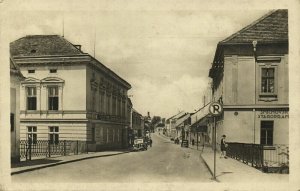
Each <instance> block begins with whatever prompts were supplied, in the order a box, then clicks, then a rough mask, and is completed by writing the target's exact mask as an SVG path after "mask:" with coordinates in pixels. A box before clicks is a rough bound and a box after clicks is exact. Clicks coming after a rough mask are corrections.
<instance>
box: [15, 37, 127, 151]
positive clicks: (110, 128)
mask: <svg viewBox="0 0 300 191" xmlns="http://www.w3.org/2000/svg"><path fill="white" fill-rule="evenodd" d="M10 51H11V59H12V60H13V61H14V63H16V64H17V65H18V67H19V68H20V71H21V73H22V74H23V75H24V76H25V77H26V79H25V80H23V81H22V82H21V88H20V120H21V128H20V138H21V140H27V139H28V137H29V136H31V137H32V138H33V143H34V142H36V141H37V140H50V141H51V142H53V143H54V144H55V143H57V142H58V141H60V140H80V141H88V143H89V150H91V151H98V150H103V149H111V148H121V147H126V146H127V145H128V141H127V139H128V126H129V123H130V118H129V116H130V113H128V99H127V91H128V90H129V89H130V88H131V85H130V84H129V83H128V82H126V81H125V80H123V79H122V78H121V77H119V76H118V75H117V74H115V73H114V72H113V71H111V70H110V69H109V68H107V67H106V66H104V65H103V64H102V63H100V62H99V61H98V60H96V59H95V58H93V57H92V56H90V55H89V54H86V53H83V52H82V51H81V46H80V45H73V44H72V43H70V42H68V41H67V40H66V39H64V38H63V37H61V36H58V35H33V36H26V37H23V38H21V39H18V40H16V41H14V42H12V43H11V44H10Z"/></svg>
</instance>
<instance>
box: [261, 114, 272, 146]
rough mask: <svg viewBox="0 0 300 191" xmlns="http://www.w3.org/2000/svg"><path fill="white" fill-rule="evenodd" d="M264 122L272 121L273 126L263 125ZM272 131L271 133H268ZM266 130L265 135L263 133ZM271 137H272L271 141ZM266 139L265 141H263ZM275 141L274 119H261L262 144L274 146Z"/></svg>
mask: <svg viewBox="0 0 300 191" xmlns="http://www.w3.org/2000/svg"><path fill="white" fill-rule="evenodd" d="M263 123H266V125H267V123H272V126H271V128H270V127H266V125H265V126H264V127H263ZM270 131H271V133H272V134H271V135H268V134H269V133H270ZM262 132H265V133H266V134H264V137H263V133H262ZM269 139H271V140H270V141H269ZM263 140H264V141H263ZM273 143H274V121H272V120H264V121H260V144H262V145H265V146H273Z"/></svg>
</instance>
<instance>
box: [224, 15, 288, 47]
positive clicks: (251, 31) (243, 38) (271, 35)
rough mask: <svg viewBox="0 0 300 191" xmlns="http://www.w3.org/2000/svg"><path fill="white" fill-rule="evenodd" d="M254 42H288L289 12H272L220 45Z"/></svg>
mask: <svg viewBox="0 0 300 191" xmlns="http://www.w3.org/2000/svg"><path fill="white" fill-rule="evenodd" d="M254 40H256V41H259V43H262V42H278V41H279V42H281V41H288V11H287V10H286V9H279V10H275V11H271V12H269V13H268V14H266V15H264V16H263V17H261V18H260V19H258V20H256V21H255V22H253V23H252V24H250V25H248V26H246V27H245V28H243V29H242V30H240V31H238V32H237V33H234V34H233V35H231V36H229V37H228V38H226V39H224V40H223V41H221V42H220V43H221V44H231V43H233V44H234V43H252V41H254Z"/></svg>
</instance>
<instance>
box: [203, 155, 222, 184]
mask: <svg viewBox="0 0 300 191" xmlns="http://www.w3.org/2000/svg"><path fill="white" fill-rule="evenodd" d="M200 157H201V159H202V160H203V162H204V164H205V166H206V168H207V169H208V171H209V172H210V174H211V176H212V178H211V179H212V180H215V181H216V182H220V181H219V180H218V179H217V178H216V179H213V176H214V173H213V171H212V170H211V169H210V167H209V166H208V164H207V162H206V161H205V159H204V158H203V157H202V154H200Z"/></svg>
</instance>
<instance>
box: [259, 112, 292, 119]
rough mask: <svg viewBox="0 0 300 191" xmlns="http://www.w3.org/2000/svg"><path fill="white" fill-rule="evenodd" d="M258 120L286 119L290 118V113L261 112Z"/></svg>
mask: <svg viewBox="0 0 300 191" xmlns="http://www.w3.org/2000/svg"><path fill="white" fill-rule="evenodd" d="M258 118H263V119H264V118H277V119H285V118H289V111H261V112H260V114H259V115H258Z"/></svg>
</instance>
